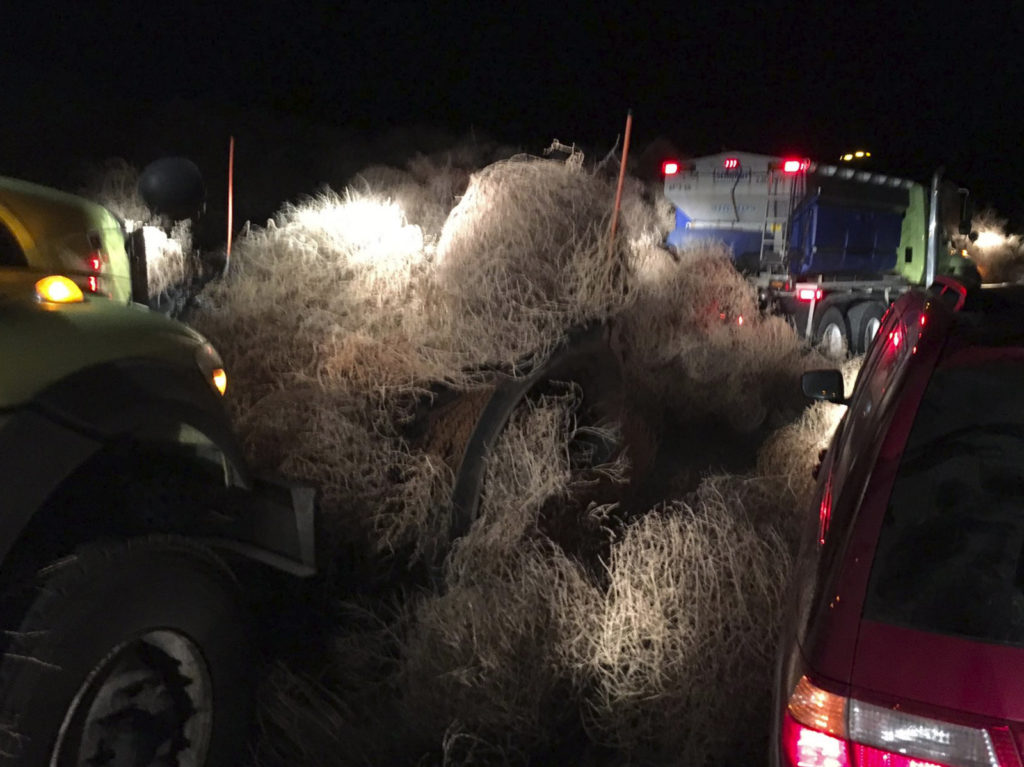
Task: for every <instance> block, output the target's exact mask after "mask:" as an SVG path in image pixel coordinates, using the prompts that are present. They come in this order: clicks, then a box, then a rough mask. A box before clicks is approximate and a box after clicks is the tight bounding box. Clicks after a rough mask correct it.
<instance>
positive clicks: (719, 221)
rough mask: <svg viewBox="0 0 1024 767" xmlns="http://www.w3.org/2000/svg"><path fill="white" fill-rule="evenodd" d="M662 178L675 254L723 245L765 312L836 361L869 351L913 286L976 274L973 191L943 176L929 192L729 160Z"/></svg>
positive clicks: (845, 170)
mask: <svg viewBox="0 0 1024 767" xmlns="http://www.w3.org/2000/svg"><path fill="white" fill-rule="evenodd" d="M662 171H663V174H664V178H665V195H666V197H667V198H668V200H669V201H670V202H671V203H672V205H673V206H674V208H675V228H674V229H673V230H672V231H671V232H670V233H669V235H668V237H667V239H666V243H665V244H666V246H667V247H668V248H669V250H671V251H672V252H673V253H676V254H680V253H682V252H683V251H684V250H685V249H686V248H687V247H688V246H689V245H691V244H693V243H695V242H697V241H700V240H715V241H719V242H722V243H724V244H725V245H726V246H727V247H728V248H729V249H730V250H731V253H732V259H733V263H734V265H735V266H736V268H737V269H739V270H740V271H741V272H742V273H743V274H745V275H746V276H747V277H748V279H750V280H751V282H752V283H753V284H754V285H755V286H756V288H757V291H758V298H759V302H760V305H761V307H762V309H763V310H764V311H766V312H770V313H773V314H779V315H782V316H784V317H786V318H787V319H788V320H789V321H790V323H791V324H792V326H793V327H794V329H795V330H796V331H797V332H798V333H799V334H800V335H801V336H803V337H804V338H806V339H807V340H808V341H809V342H811V343H813V344H815V345H818V346H819V347H820V348H821V349H822V351H823V352H824V353H825V354H827V355H828V356H831V357H840V356H843V355H844V354H846V353H853V354H862V353H863V352H864V351H866V349H867V347H868V345H869V344H870V342H871V339H872V338H874V336H875V334H876V333H877V332H878V328H879V326H880V324H881V318H882V315H883V314H884V313H885V311H886V310H887V309H888V307H889V305H890V304H891V303H892V302H893V301H895V300H896V299H897V298H898V297H899V296H900V295H902V294H903V293H904V292H906V291H907V290H909V289H910V288H911V287H914V286H928V285H931V284H932V283H934V282H936V281H937V280H938V281H941V280H942V277H943V275H956V276H957V277H958V278H959V279H960V280H963V279H965V276H969V274H970V273H971V272H972V268H971V267H972V264H971V263H970V262H969V261H968V260H967V259H966V258H965V257H964V252H965V251H963V248H962V246H963V244H965V242H964V239H963V238H965V237H967V236H968V235H969V234H970V219H971V206H970V198H969V194H968V192H967V190H966V189H963V188H960V187H958V186H957V185H955V184H953V183H951V182H949V181H948V180H945V179H944V178H943V176H942V171H941V170H940V171H937V172H936V173H935V174H934V176H933V178H932V183H931V186H930V188H928V187H925V186H924V185H922V184H920V183H917V182H914V181H910V180H907V179H903V178H897V177H894V176H889V175H884V174H881V173H872V172H868V171H865V170H861V169H859V168H856V167H852V166H836V165H825V164H819V163H815V162H811V161H810V160H808V159H803V158H785V157H774V156H769V155H762V154H752V153H746V152H723V153H720V154H715V155H710V156H707V157H699V158H696V159H693V160H690V161H687V162H679V161H675V160H669V161H666V162H665V163H664V164H663V166H662ZM958 245H960V246H961V247H958Z"/></svg>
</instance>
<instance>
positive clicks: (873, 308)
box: [851, 301, 887, 354]
mask: <svg viewBox="0 0 1024 767" xmlns="http://www.w3.org/2000/svg"><path fill="white" fill-rule="evenodd" d="M886 308H887V307H886V305H885V304H883V303H882V302H881V301H869V302H868V303H867V304H865V305H864V306H863V307H862V308H861V311H860V312H859V313H858V315H857V319H856V322H855V323H853V324H854V326H855V327H853V339H854V343H853V348H854V351H855V352H856V353H857V354H864V353H865V352H866V351H867V350H868V347H869V346H871V342H872V341H873V340H874V338H875V336H876V335H877V334H878V329H879V328H880V327H881V326H882V317H883V316H884V315H885V312H886ZM852 319H853V317H852V313H851V320H852Z"/></svg>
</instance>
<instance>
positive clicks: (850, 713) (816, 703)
mask: <svg viewBox="0 0 1024 767" xmlns="http://www.w3.org/2000/svg"><path fill="white" fill-rule="evenodd" d="M781 735H782V737H781V739H780V745H781V747H782V753H783V757H784V762H783V764H785V765H786V767H1021V763H1020V759H1019V758H1018V756H1017V752H1016V749H1015V748H1014V746H1013V742H1012V739H1011V737H1010V734H1009V731H1008V730H1007V729H1006V728H1005V727H994V728H988V729H982V728H979V727H970V726H967V725H963V724H954V723H952V722H944V721H941V720H939V719H931V718H928V717H923V716H917V715H916V714H908V713H906V712H904V711H898V710H894V709H891V708H885V707H882V706H876V705H874V704H871V703H865V702H863V701H860V700H857V699H856V698H847V697H845V696H842V695H836V694H835V693H831V692H828V691H827V690H822V689H821V688H819V687H817V686H815V685H814V684H813V683H811V682H810V681H809V680H808V679H807V677H806V676H804V677H801V678H800V681H799V682H798V683H797V686H796V689H794V690H793V694H792V695H791V696H790V699H789V706H788V708H787V710H786V712H785V714H784V715H783V720H782V733H781Z"/></svg>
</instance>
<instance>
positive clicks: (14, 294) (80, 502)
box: [0, 179, 315, 767]
mask: <svg viewBox="0 0 1024 767" xmlns="http://www.w3.org/2000/svg"><path fill="white" fill-rule="evenodd" d="M144 281H145V253H144V245H143V240H142V238H141V237H140V236H138V233H132V232H127V231H125V230H124V228H123V226H122V225H121V222H120V221H119V220H118V219H117V218H116V217H115V216H114V215H113V214H111V213H110V212H109V211H107V210H106V209H104V208H102V207H101V206H99V205H96V204H93V203H91V202H89V201H86V200H84V199H81V198H78V197H75V196H73V195H68V194H64V193H61V192H57V191H55V190H51V189H47V188H44V187H40V186H36V185H33V184H28V183H26V182H23V181H17V180H13V179H0V498H2V500H0V622H2V625H0V630H2V633H0V643H2V644H3V653H2V655H0V764H17V765H25V766H26V767H38V765H44V764H47V765H85V764H96V765H100V764H110V765H114V764H116V765H170V764H180V765H186V764H187V765H234V764H240V763H241V762H242V761H243V759H242V755H243V749H244V746H245V742H246V739H247V738H248V737H249V731H250V730H249V720H250V716H251V714H252V706H253V702H252V701H253V686H254V682H255V679H256V674H255V673H254V668H253V665H254V663H255V662H256V659H257V657H258V648H257V647H256V646H255V644H256V642H255V641H254V633H253V624H252V617H251V615H252V608H253V607H254V600H255V599H256V596H255V595H254V593H253V591H251V590H250V589H248V588H247V585H248V581H247V578H249V577H258V579H262V578H264V577H265V575H264V574H266V573H275V572H279V573H285V574H287V575H285V576H281V577H284V578H286V579H287V578H290V577H292V576H294V577H297V578H298V577H303V576H309V575H311V574H312V573H313V572H314V569H315V556H314V492H313V490H312V489H311V488H308V487H304V486H301V485H296V484H288V483H285V482H281V481H269V480H266V479H261V478H258V477H254V476H252V475H251V473H250V471H249V469H248V468H247V466H246V464H245V461H244V459H243V456H242V452H241V449H240V446H239V444H238V441H237V439H236V437H235V435H234V434H233V432H232V429H231V425H230V423H229V420H228V417H227V413H226V410H225V407H224V402H223V396H224V394H225V391H226V387H227V385H228V383H227V382H228V372H227V371H226V370H225V366H224V363H223V362H222V360H221V359H220V357H219V356H218V355H217V352H216V350H215V349H214V348H213V347H212V346H211V345H210V344H209V343H208V342H207V341H206V339H204V338H203V337H202V336H201V335H199V334H198V333H196V332H195V331H193V330H191V329H190V328H188V327H186V326H184V325H182V324H181V323H178V322H176V321H174V320H171V319H169V318H167V317H165V316H163V315H161V314H159V313H157V312H155V311H152V310H150V309H149V308H148V307H147V306H146V305H145V296H146V286H145V284H144ZM254 574H257V575H256V576H254ZM266 577H273V578H277V577H278V576H276V575H275V576H266Z"/></svg>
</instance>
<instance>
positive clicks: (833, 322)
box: [814, 306, 850, 360]
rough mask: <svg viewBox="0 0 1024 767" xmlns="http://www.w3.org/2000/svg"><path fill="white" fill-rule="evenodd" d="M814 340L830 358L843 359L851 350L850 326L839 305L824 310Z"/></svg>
mask: <svg viewBox="0 0 1024 767" xmlns="http://www.w3.org/2000/svg"><path fill="white" fill-rule="evenodd" d="M814 342H815V344H816V345H817V346H818V348H819V349H821V353H822V354H824V355H825V356H826V357H828V358H829V359H833V360H839V359H842V358H843V357H845V356H846V354H847V353H848V352H849V350H850V326H849V325H848V324H847V322H846V316H845V315H844V314H843V313H842V311H841V310H840V309H839V308H838V307H836V306H830V307H829V308H828V309H826V310H825V311H824V312H822V315H821V319H819V320H818V327H817V330H816V331H815V333H814Z"/></svg>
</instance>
